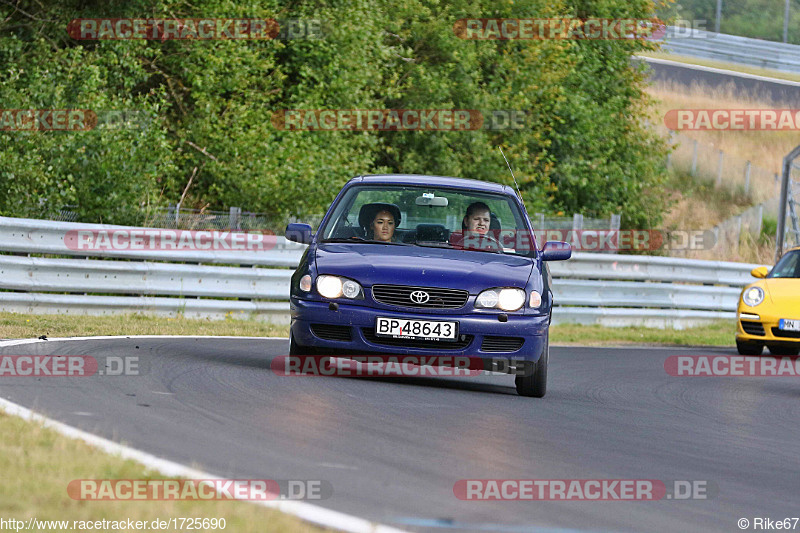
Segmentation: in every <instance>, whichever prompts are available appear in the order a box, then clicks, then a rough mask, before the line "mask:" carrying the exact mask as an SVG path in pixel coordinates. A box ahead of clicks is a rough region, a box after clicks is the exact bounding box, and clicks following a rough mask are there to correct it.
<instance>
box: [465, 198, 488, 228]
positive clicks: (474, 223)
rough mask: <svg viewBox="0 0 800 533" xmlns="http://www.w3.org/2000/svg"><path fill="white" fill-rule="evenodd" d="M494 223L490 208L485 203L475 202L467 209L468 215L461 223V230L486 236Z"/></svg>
mask: <svg viewBox="0 0 800 533" xmlns="http://www.w3.org/2000/svg"><path fill="white" fill-rule="evenodd" d="M491 223H492V214H491V211H490V210H489V206H488V205H486V204H485V203H483V202H473V203H471V204H469V207H467V214H466V215H464V220H462V221H461V229H463V230H464V233H465V234H466V232H468V231H469V232H472V233H479V234H480V235H486V234H487V233H488V232H489V226H490V224H491Z"/></svg>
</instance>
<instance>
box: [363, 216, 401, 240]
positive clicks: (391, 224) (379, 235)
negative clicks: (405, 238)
mask: <svg viewBox="0 0 800 533" xmlns="http://www.w3.org/2000/svg"><path fill="white" fill-rule="evenodd" d="M396 226H397V221H396V220H395V218H394V215H393V214H392V213H390V212H389V211H387V210H385V209H384V210H382V211H378V213H377V214H376V215H375V218H373V219H372V223H370V225H369V227H370V229H371V230H372V239H373V240H376V241H383V242H392V239H393V238H394V229H395V227H396Z"/></svg>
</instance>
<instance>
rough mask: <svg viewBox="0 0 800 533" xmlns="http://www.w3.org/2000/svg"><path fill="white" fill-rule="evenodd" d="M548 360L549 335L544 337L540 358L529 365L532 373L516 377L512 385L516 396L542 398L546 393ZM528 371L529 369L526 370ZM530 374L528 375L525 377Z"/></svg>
mask: <svg viewBox="0 0 800 533" xmlns="http://www.w3.org/2000/svg"><path fill="white" fill-rule="evenodd" d="M549 360H550V334H549V333H548V334H547V335H546V336H545V340H544V349H543V350H542V356H541V357H539V360H538V361H537V362H535V363H531V366H532V367H533V372H526V375H524V376H517V377H516V379H515V380H514V384H515V385H516V386H517V394H519V395H520V396H527V397H529V398H543V397H544V395H545V393H546V392H547V363H548V362H549ZM526 370H529V368H526ZM527 374H530V375H527Z"/></svg>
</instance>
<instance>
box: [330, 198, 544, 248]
mask: <svg viewBox="0 0 800 533" xmlns="http://www.w3.org/2000/svg"><path fill="white" fill-rule="evenodd" d="M319 235H320V238H321V241H322V242H348V243H380V244H395V245H400V246H423V247H437V248H454V249H460V250H465V249H466V250H473V251H481V252H488V253H502V254H515V255H523V256H529V257H530V256H534V255H535V250H536V246H535V242H534V240H533V235H532V234H531V232H530V231H529V229H528V227H527V225H526V223H525V216H524V214H523V212H522V211H521V210H520V208H519V207H518V205H517V203H516V202H515V200H514V198H512V197H510V196H507V195H502V194H491V193H481V192H477V191H468V190H460V189H448V188H437V187H424V186H389V185H359V186H355V187H351V188H350V189H349V190H348V191H347V193H346V194H345V195H344V196H342V198H341V199H340V200H339V202H338V203H337V204H336V206H335V207H334V210H333V213H332V214H331V217H330V218H329V219H328V221H327V222H326V223H325V226H324V227H322V228H320V232H319Z"/></svg>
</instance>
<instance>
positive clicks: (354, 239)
mask: <svg viewBox="0 0 800 533" xmlns="http://www.w3.org/2000/svg"><path fill="white" fill-rule="evenodd" d="M320 242H321V243H322V244H328V243H331V242H335V243H338V242H343V243H348V244H396V245H399V246H408V243H405V242H392V241H376V240H373V239H362V238H361V237H348V238H345V237H336V238H333V239H324V240H322V241H320Z"/></svg>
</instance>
